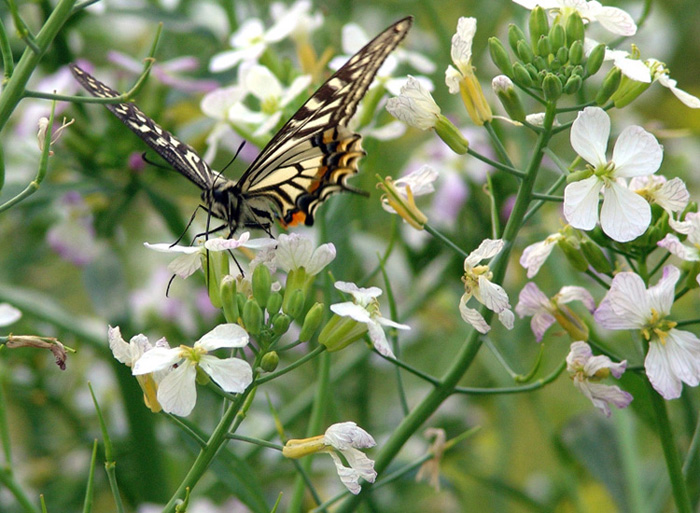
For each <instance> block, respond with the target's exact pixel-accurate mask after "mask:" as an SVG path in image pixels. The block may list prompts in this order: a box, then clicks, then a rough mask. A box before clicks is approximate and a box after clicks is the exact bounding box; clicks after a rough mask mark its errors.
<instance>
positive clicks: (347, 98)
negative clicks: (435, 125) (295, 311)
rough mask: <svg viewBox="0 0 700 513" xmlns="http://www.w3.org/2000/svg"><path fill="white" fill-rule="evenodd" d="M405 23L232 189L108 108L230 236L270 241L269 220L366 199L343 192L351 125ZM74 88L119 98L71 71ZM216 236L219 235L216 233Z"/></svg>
mask: <svg viewBox="0 0 700 513" xmlns="http://www.w3.org/2000/svg"><path fill="white" fill-rule="evenodd" d="M412 23H413V18H412V17H411V16H409V17H406V18H403V19H401V20H399V21H397V22H396V23H394V24H393V25H391V26H390V27H388V28H387V29H386V30H384V31H383V32H382V33H380V34H379V35H378V36H376V37H375V38H374V39H372V41H370V42H369V43H367V45H365V46H364V47H363V48H362V49H361V50H360V51H358V52H357V53H356V54H355V55H353V56H352V57H350V59H349V60H348V61H347V62H346V63H345V64H344V65H343V66H342V67H341V68H340V69H338V71H336V72H335V74H333V75H332V76H331V77H330V78H329V79H328V80H327V81H326V82H325V83H324V84H323V85H322V86H321V87H319V88H318V90H317V91H316V92H315V93H314V94H313V95H312V96H311V97H310V98H309V99H308V100H307V101H306V103H304V105H302V106H301V107H300V108H299V110H298V111H297V112H296V113H295V114H294V115H293V116H292V117H291V119H290V120H289V121H287V123H286V124H285V125H284V126H283V127H282V128H281V129H280V130H279V131H278V132H277V133H276V134H275V136H274V137H273V138H272V139H271V140H270V142H269V143H268V144H267V146H265V148H263V150H262V151H261V152H260V154H259V155H258V156H257V157H256V159H255V160H254V161H253V163H252V164H251V165H250V166H249V167H248V169H247V170H246V171H245V172H244V173H243V175H242V176H241V178H240V179H239V180H237V181H234V180H229V179H227V178H225V177H223V175H222V174H221V173H218V172H215V171H213V170H212V169H211V167H209V165H208V164H207V163H206V162H205V161H204V160H202V158H201V157H200V156H199V155H197V152H196V151H195V150H194V149H193V148H192V147H191V146H189V145H187V144H185V143H183V142H182V141H180V140H178V139H177V138H176V137H174V136H173V135H172V134H171V133H170V132H168V131H166V130H164V129H163V128H161V127H160V126H159V125H158V123H156V122H155V121H154V120H152V119H151V118H149V117H148V116H146V115H145V114H144V113H143V112H142V111H141V110H140V109H139V108H138V107H137V106H136V105H135V104H133V103H115V104H105V105H106V107H107V108H108V109H109V110H110V111H111V112H112V113H114V115H116V116H117V117H118V118H119V119H120V120H121V121H122V122H123V123H124V124H125V125H126V126H127V127H128V128H130V129H131V130H132V131H133V132H134V133H135V134H136V135H138V136H139V137H140V138H141V139H143V140H144V142H145V143H146V144H148V146H150V147H151V148H152V149H153V150H154V151H156V152H157V153H158V154H159V155H160V156H161V157H162V158H163V159H164V160H165V161H166V162H168V164H170V165H171V166H172V167H173V168H174V169H175V170H177V171H179V172H180V173H181V174H183V175H184V176H185V177H187V178H188V179H189V180H191V181H192V182H194V183H195V184H196V185H197V186H198V187H199V188H200V189H202V196H201V198H202V203H203V205H202V207H203V208H204V209H205V210H206V211H207V212H208V213H209V214H210V215H211V216H213V217H216V218H218V219H221V220H223V221H224V223H225V224H224V225H223V226H221V227H219V228H218V229H223V228H228V229H229V235H233V233H234V232H235V231H236V230H237V229H238V228H239V227H246V228H261V229H263V230H265V231H267V232H268V233H269V232H270V227H271V225H272V224H273V222H274V220H275V219H277V220H278V222H279V223H280V224H281V225H282V226H284V227H287V226H294V225H296V224H299V223H302V222H303V223H304V224H306V225H307V226H311V225H312V224H313V221H314V214H315V212H316V209H317V208H318V207H319V205H320V204H321V203H323V202H324V201H325V200H326V199H327V198H328V196H330V195H331V194H334V193H337V192H342V191H350V192H357V193H363V192H362V191H360V190H358V189H355V188H353V187H352V186H350V185H348V184H347V180H348V178H349V177H351V176H353V175H354V174H356V173H357V172H358V167H357V166H358V160H359V159H360V158H361V157H362V156H364V155H365V152H364V150H363V149H362V145H361V139H362V136H361V135H360V134H357V133H353V132H352V131H351V130H350V129H349V128H348V123H349V122H350V119H351V118H352V116H353V115H354V114H355V111H356V110H357V106H358V104H359V103H360V101H361V100H362V98H363V97H364V95H365V93H366V92H367V89H368V88H369V86H370V84H371V83H372V81H373V80H374V76H375V75H376V74H377V71H378V70H379V68H380V67H381V65H382V64H383V63H384V60H385V59H386V58H387V57H388V56H389V54H390V53H391V52H392V51H393V50H394V48H396V46H397V45H398V44H399V43H400V42H401V41H402V40H403V38H404V37H405V36H406V34H407V32H408V30H409V29H410V28H411V25H412ZM70 68H71V70H72V72H73V75H74V76H75V78H76V80H77V81H78V82H79V83H80V84H81V85H82V86H83V87H84V88H85V89H87V90H88V91H89V92H90V93H91V94H92V95H93V96H97V97H100V98H114V97H117V96H119V93H118V92H117V91H115V90H113V89H111V88H110V87H108V86H107V85H105V84H103V83H102V82H100V81H99V80H97V79H96V78H94V77H93V76H91V75H90V74H88V73H86V72H85V71H83V70H82V69H80V68H79V67H78V66H76V65H75V64H71V65H70ZM214 231H216V230H214Z"/></svg>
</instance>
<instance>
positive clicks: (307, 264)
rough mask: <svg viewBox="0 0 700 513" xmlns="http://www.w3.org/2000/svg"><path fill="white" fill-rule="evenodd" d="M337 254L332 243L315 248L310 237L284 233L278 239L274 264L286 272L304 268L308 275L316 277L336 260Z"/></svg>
mask: <svg viewBox="0 0 700 513" xmlns="http://www.w3.org/2000/svg"><path fill="white" fill-rule="evenodd" d="M335 254H336V252H335V246H334V245H333V244H332V243H330V242H329V243H326V244H322V245H321V246H319V247H318V248H314V246H313V242H312V241H311V239H309V238H308V237H304V236H302V235H299V234H296V233H291V234H289V235H287V234H286V233H283V234H282V235H280V236H279V238H278V239H277V249H276V250H275V253H274V258H273V261H272V264H273V266H274V267H279V268H280V269H282V270H284V271H285V272H290V271H293V270H297V269H301V268H302V267H303V268H304V270H305V271H306V274H307V275H309V276H315V275H317V274H318V273H320V272H321V271H322V270H323V268H324V267H326V266H327V265H328V264H330V263H331V262H332V261H333V260H334V259H335Z"/></svg>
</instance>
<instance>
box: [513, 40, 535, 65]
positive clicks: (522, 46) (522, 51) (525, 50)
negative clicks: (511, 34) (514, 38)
mask: <svg viewBox="0 0 700 513" xmlns="http://www.w3.org/2000/svg"><path fill="white" fill-rule="evenodd" d="M516 53H517V54H518V57H520V60H521V61H523V62H524V63H525V64H529V63H531V62H532V61H533V59H534V58H535V54H534V53H533V52H532V48H531V47H530V45H529V44H527V43H526V42H525V41H518V49H517V51H516Z"/></svg>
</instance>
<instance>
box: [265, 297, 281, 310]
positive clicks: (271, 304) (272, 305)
mask: <svg viewBox="0 0 700 513" xmlns="http://www.w3.org/2000/svg"><path fill="white" fill-rule="evenodd" d="M280 308H282V294H280V293H279V292H273V293H272V294H270V297H269V298H267V305H265V309H266V310H267V313H269V314H270V315H275V314H276V313H277V312H279V311H280Z"/></svg>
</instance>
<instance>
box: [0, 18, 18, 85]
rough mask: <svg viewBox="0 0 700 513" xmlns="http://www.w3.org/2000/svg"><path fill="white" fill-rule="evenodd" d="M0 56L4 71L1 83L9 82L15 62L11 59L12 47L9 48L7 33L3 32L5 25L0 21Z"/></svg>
mask: <svg viewBox="0 0 700 513" xmlns="http://www.w3.org/2000/svg"><path fill="white" fill-rule="evenodd" d="M0 54H2V66H3V69H4V70H5V71H4V76H3V80H2V83H3V84H4V83H6V82H7V81H8V80H10V77H11V76H12V72H13V71H14V69H15V61H14V58H13V57H12V47H11V46H10V40H9V38H8V37H7V31H6V30H5V24H4V23H2V21H0Z"/></svg>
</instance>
